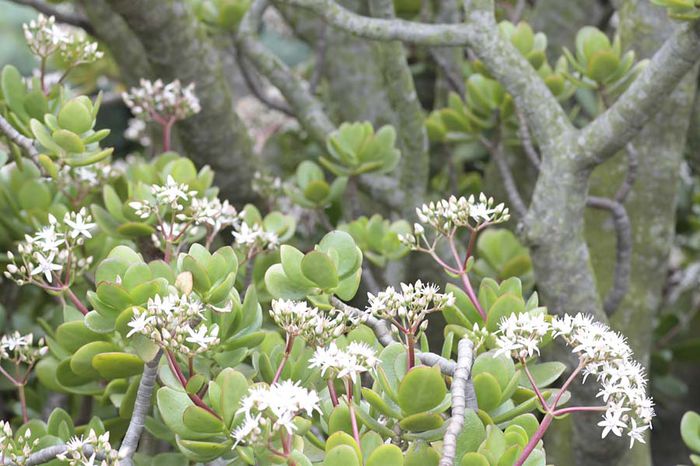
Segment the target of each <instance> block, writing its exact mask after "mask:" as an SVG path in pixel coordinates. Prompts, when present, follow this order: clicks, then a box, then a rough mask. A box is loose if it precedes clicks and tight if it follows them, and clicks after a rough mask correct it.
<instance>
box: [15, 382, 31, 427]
mask: <svg viewBox="0 0 700 466" xmlns="http://www.w3.org/2000/svg"><path fill="white" fill-rule="evenodd" d="M17 393H19V404H20V406H21V407H22V420H23V421H24V424H26V423H27V422H29V414H28V413H27V398H26V396H25V394H24V385H23V384H19V385H17Z"/></svg>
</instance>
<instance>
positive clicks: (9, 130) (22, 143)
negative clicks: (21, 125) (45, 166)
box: [0, 115, 39, 160]
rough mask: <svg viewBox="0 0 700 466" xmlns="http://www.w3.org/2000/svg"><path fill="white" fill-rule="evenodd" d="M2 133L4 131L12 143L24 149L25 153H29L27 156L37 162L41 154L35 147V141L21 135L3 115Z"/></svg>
mask: <svg viewBox="0 0 700 466" xmlns="http://www.w3.org/2000/svg"><path fill="white" fill-rule="evenodd" d="M0 131H2V133H3V134H4V135H5V136H7V138H8V139H9V140H10V141H12V142H14V143H15V144H17V145H18V146H19V147H21V148H22V149H24V151H25V152H27V154H29V156H30V157H31V158H32V159H33V160H37V157H39V152H38V151H37V150H36V147H34V141H32V140H31V139H29V138H28V137H26V136H23V135H21V134H20V133H19V131H17V130H16V129H15V128H14V126H12V125H11V124H10V122H9V121H7V120H6V119H5V118H3V116H2V115H0Z"/></svg>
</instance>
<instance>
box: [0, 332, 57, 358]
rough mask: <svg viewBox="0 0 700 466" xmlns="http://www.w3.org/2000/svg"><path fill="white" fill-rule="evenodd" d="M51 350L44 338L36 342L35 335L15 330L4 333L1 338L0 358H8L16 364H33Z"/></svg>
mask: <svg viewBox="0 0 700 466" xmlns="http://www.w3.org/2000/svg"><path fill="white" fill-rule="evenodd" d="M48 351H49V348H48V347H47V346H46V345H45V343H44V339H43V338H40V339H39V340H38V341H37V342H36V345H35V344H34V335H33V334H31V333H28V334H27V335H21V334H20V333H19V332H14V333H12V334H10V335H3V336H2V338H0V360H7V361H10V362H12V363H14V364H26V365H28V366H33V365H34V363H36V361H37V360H38V359H39V358H41V357H42V356H44V355H45V354H46V353H47V352H48Z"/></svg>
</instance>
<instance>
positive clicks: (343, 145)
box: [319, 122, 401, 176]
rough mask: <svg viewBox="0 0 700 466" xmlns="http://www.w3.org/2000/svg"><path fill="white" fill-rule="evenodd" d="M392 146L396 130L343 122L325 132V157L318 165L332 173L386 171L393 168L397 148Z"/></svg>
mask: <svg viewBox="0 0 700 466" xmlns="http://www.w3.org/2000/svg"><path fill="white" fill-rule="evenodd" d="M395 146H396V130H395V129H394V128H393V127H391V126H383V127H381V128H379V130H378V131H377V132H376V133H375V132H374V128H373V127H372V124H371V123H369V122H364V123H359V122H358V123H343V124H342V125H340V127H339V128H338V129H337V130H336V131H334V132H333V133H331V134H330V135H329V136H328V140H327V142H326V149H327V151H328V157H323V156H322V157H320V158H319V161H320V163H321V165H323V166H324V167H326V168H327V169H328V170H329V171H330V172H332V173H333V174H334V175H336V176H356V175H361V174H363V173H370V172H375V173H387V172H390V171H392V170H393V169H394V168H396V165H397V164H398V163H399V158H400V157H401V152H400V151H399V150H398V149H397V148H396V147H395Z"/></svg>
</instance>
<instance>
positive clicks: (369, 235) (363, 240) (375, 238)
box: [338, 214, 411, 267]
mask: <svg viewBox="0 0 700 466" xmlns="http://www.w3.org/2000/svg"><path fill="white" fill-rule="evenodd" d="M338 229H339V230H342V231H346V232H348V233H350V235H352V238H353V239H354V240H355V243H356V244H357V246H358V247H359V248H360V249H361V250H362V254H363V255H364V257H365V258H367V260H369V261H370V262H371V263H372V264H374V265H376V266H378V267H384V266H385V265H386V264H387V262H388V261H391V260H397V259H401V258H402V257H404V256H405V255H406V254H408V252H409V248H408V247H406V246H405V245H404V244H403V243H401V241H400V240H399V235H405V234H407V233H410V232H411V226H410V225H409V223H408V222H406V221H405V220H397V221H395V222H390V221H389V220H386V219H384V218H382V216H381V215H379V214H375V215H372V216H371V217H370V218H367V217H364V216H363V217H360V218H358V219H357V220H354V221H352V222H350V223H345V224H341V225H339V226H338Z"/></svg>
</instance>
